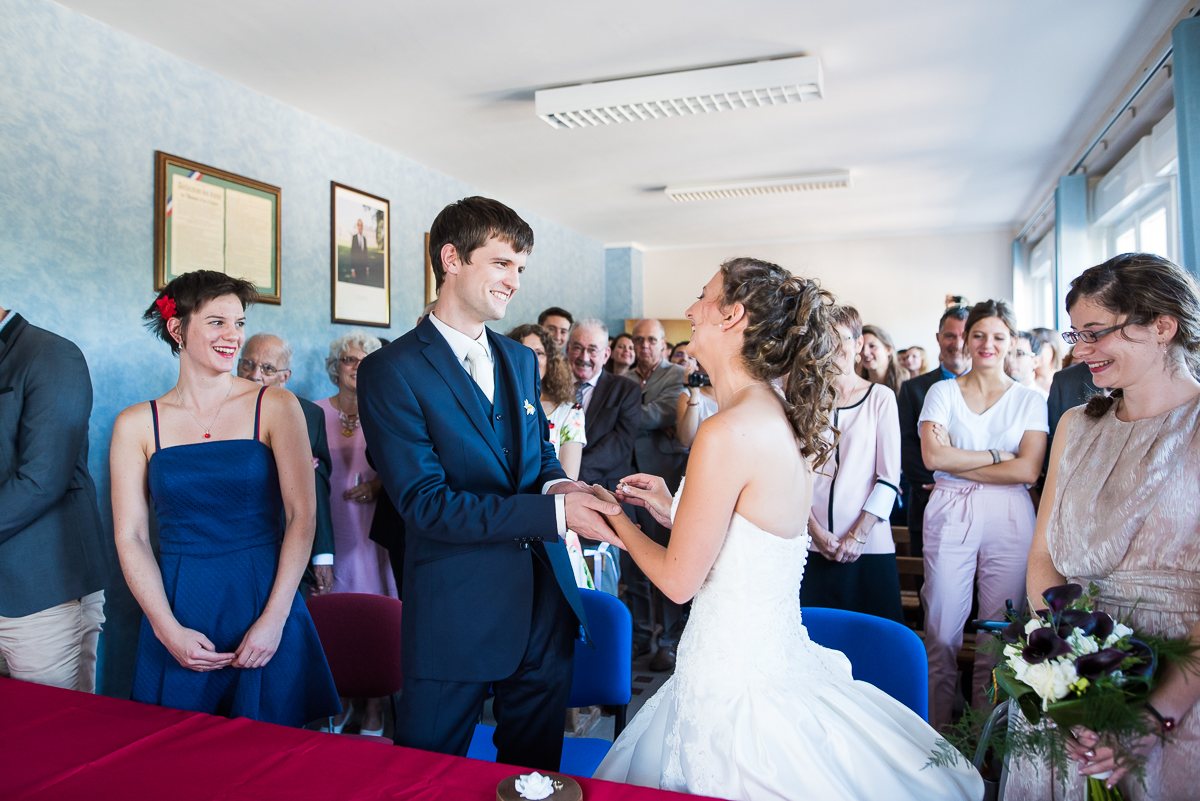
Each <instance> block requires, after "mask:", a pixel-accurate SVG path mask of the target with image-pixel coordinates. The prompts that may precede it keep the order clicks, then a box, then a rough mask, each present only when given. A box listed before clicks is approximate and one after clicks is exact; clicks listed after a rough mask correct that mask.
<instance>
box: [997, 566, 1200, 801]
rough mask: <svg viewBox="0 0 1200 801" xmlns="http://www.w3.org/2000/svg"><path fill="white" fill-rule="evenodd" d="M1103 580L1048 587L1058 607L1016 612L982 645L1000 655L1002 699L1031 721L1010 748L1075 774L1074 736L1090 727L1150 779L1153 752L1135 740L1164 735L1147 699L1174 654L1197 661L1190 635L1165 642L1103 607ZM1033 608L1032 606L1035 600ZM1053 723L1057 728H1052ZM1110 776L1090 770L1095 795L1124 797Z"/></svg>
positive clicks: (1012, 736)
mask: <svg viewBox="0 0 1200 801" xmlns="http://www.w3.org/2000/svg"><path fill="white" fill-rule="evenodd" d="M1095 594H1096V586H1095V585H1092V586H1091V587H1090V588H1089V590H1088V592H1087V593H1086V594H1085V593H1084V591H1083V588H1082V587H1081V586H1080V585H1078V584H1065V585H1062V586H1059V587H1051V588H1050V589H1048V590H1046V591H1045V592H1044V593H1042V598H1044V599H1045V601H1046V603H1047V605H1048V607H1049V608H1048V609H1047V610H1045V611H1043V612H1042V613H1040V614H1039V615H1035V616H1019V615H1014V614H1010V615H1009V619H1010V620H1011V621H1012V622H1010V623H1009V624H1008V626H1007V627H1006V628H1004V629H1003V630H1002V631H1001V632H1000V637H999V639H993V640H991V641H990V642H987V643H981V644H980V649H981V650H982V651H984V653H990V654H991V655H992V656H995V657H998V658H999V665H998V666H997V667H996V669H995V671H994V672H993V674H992V675H993V687H992V692H993V694H994V700H995V701H997V702H999V701H1000V700H1002V699H1003V698H1004V697H1008V698H1011V699H1012V700H1013V701H1014V702H1015V703H1016V704H1017V705H1018V706H1019V707H1020V708H1021V711H1022V712H1023V713H1024V715H1025V718H1026V720H1028V721H1029V724H1030V725H1029V726H1028V727H1010V729H1009V731H1008V733H1007V736H1006V738H1005V742H1004V743H1002V744H1001V743H996V744H994V745H998V746H999V747H1000V750H1002V751H1003V752H1006V753H1007V754H1009V755H1013V756H1017V757H1022V758H1028V759H1031V760H1034V761H1039V760H1040V761H1043V762H1045V763H1046V764H1049V765H1050V766H1051V767H1052V768H1053V769H1054V771H1055V773H1057V775H1058V776H1060V777H1061V778H1062V781H1063V783H1064V789H1065V783H1066V780H1067V775H1068V771H1067V766H1068V755H1067V751H1066V748H1065V741H1066V738H1067V737H1068V736H1069V735H1070V732H1071V729H1072V728H1074V727H1076V726H1083V727H1085V728H1087V729H1090V730H1092V731H1093V732H1095V733H1096V734H1097V735H1099V736H1100V737H1101V739H1103V740H1105V741H1107V742H1108V743H1109V744H1111V745H1112V747H1113V749H1114V751H1115V753H1116V754H1117V757H1118V761H1119V762H1121V763H1122V764H1123V765H1128V766H1129V768H1130V773H1131V774H1132V775H1134V776H1136V777H1138V778H1139V780H1140V779H1142V778H1143V777H1144V774H1145V757H1144V756H1142V755H1141V754H1139V753H1138V752H1137V751H1136V750H1135V748H1134V746H1135V744H1136V743H1137V742H1138V741H1139V740H1141V739H1143V738H1145V737H1146V736H1147V735H1150V734H1158V735H1160V736H1161V732H1160V730H1159V728H1158V726H1157V725H1155V722H1154V721H1153V719H1152V718H1150V719H1148V718H1147V714H1146V710H1147V707H1146V701H1147V698H1149V696H1150V692H1151V691H1152V690H1153V689H1154V687H1155V686H1156V683H1157V680H1158V679H1159V678H1160V676H1161V670H1160V668H1161V667H1162V666H1164V665H1165V664H1166V662H1168V661H1173V662H1178V663H1185V662H1191V661H1193V660H1194V653H1195V650H1196V649H1195V647H1194V646H1192V645H1191V644H1190V643H1189V641H1188V640H1187V639H1186V638H1183V639H1174V640H1171V639H1165V638H1162V637H1158V636H1154V635H1151V634H1148V633H1146V632H1139V631H1135V630H1134V629H1133V628H1131V627H1130V626H1129V625H1128V622H1129V621H1128V618H1126V619H1123V620H1114V619H1113V618H1112V617H1111V616H1110V615H1108V614H1107V613H1105V612H1100V611H1095V609H1094V607H1095V604H1094V596H1095ZM1030 607H1032V604H1030ZM1044 720H1049V721H1053V723H1054V724H1056V725H1043V723H1044ZM1109 775H1110V774H1105V775H1104V776H1093V777H1089V780H1088V795H1087V797H1088V798H1089V799H1120V798H1122V796H1121V795H1120V792H1119V791H1118V790H1116V789H1115V788H1114V789H1112V790H1109V789H1107V788H1106V787H1105V785H1104V779H1107V778H1108V776H1109Z"/></svg>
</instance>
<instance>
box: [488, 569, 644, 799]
mask: <svg viewBox="0 0 1200 801" xmlns="http://www.w3.org/2000/svg"><path fill="white" fill-rule="evenodd" d="M579 595H580V596H581V598H582V599H583V612H584V614H585V615H587V620H588V630H589V631H590V633H591V635H592V641H593V643H594V645H595V646H596V647H595V648H591V647H589V646H587V645H585V644H584V643H581V642H576V643H575V673H574V676H573V678H572V679H571V697H570V700H568V701H567V706H569V707H576V706H599V705H602V704H603V705H606V706H617V707H619V710H618V712H617V719H616V723H615V732H616V734H620V733H621V730H622V729H623V728H625V707H626V705H627V704H628V703H629V699H630V698H631V697H632V696H633V659H632V653H631V651H630V649H631V647H632V644H633V618H632V617H630V615H629V610H628V609H626V608H625V604H623V603H621V602H620V601H618V600H617V599H616V598H615V597H613V596H611V595H608V594H606V593H603V592H597V591H596V590H583V589H581V590H580V591H579ZM495 731H496V730H495V729H494V728H493V727H491V726H485V725H483V724H479V725H478V726H476V727H475V734H474V736H472V738H471V746H470V748H469V749H468V750H467V756H468V757H470V758H472V759H482V760H484V761H486V762H495V761H496V746H495V745H493V744H492V735H493V734H494V733H495ZM611 747H612V743H610V742H609V741H608V740H603V739H600V738H596V737H564V738H563V755H562V767H561V768H560V770H561V772H562V773H567V774H570V775H572V776H589V777H590V776H591V775H592V774H593V773H595V772H596V768H597V767H599V766H600V761H601V760H603V759H604V755H605V754H607V753H608V749H609V748H611Z"/></svg>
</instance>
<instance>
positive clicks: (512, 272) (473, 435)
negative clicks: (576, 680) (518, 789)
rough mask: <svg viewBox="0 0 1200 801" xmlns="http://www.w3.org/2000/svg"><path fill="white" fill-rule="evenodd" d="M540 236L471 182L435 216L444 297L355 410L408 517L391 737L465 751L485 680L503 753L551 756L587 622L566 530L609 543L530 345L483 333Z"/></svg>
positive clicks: (540, 759) (381, 355) (365, 370)
mask: <svg viewBox="0 0 1200 801" xmlns="http://www.w3.org/2000/svg"><path fill="white" fill-rule="evenodd" d="M532 249H533V230H532V229H531V228H530V227H529V225H528V224H527V223H526V222H525V221H524V220H522V219H521V218H520V217H519V216H517V214H516V213H515V212H514V211H513V210H512V209H510V208H508V207H507V206H504V205H503V204H501V203H498V202H496V201H494V200H489V199H487V198H480V197H472V198H466V199H464V200H460V201H458V202H457V203H453V204H451V205H449V206H447V207H446V208H445V209H443V210H442V212H441V213H440V214H438V216H437V219H435V220H434V222H433V225H432V227H431V228H430V232H429V256H430V260H431V262H432V263H433V265H434V275H435V278H436V280H437V284H438V290H439V291H438V300H437V305H436V306H435V307H434V310H433V312H432V313H431V314H430V315H429V316H428V317H427V318H426V319H425V320H424V321H423V322H421V324H420V325H418V326H417V327H416V328H414V329H413V330H412V331H410V332H409V333H407V334H405V335H404V336H403V337H401V338H400V339H398V340H397V341H396V342H393V343H392V344H391V345H388V346H387V347H385V348H382V349H380V350H378V351H376V352H374V353H372V354H371V355H369V356H368V357H367V358H366V359H365V360H363V363H362V365H361V367H360V368H359V373H358V381H359V396H358V397H359V413H360V415H361V418H362V429H363V434H364V435H365V436H366V439H367V447H368V448H369V449H370V452H371V456H372V458H374V460H375V464H376V465H377V466H378V468H379V476H380V478H381V479H382V480H383V485H384V488H385V489H386V490H387V493H388V495H389V496H391V498H392V500H393V502H394V503H395V505H396V509H397V510H398V511H399V512H400V516H401V518H403V521H404V529H405V550H404V611H403V634H402V638H401V649H402V662H403V670H404V690H403V694H402V696H401V699H400V709H399V714H398V720H397V723H396V736H395V740H396V744H397V745H404V746H408V747H412V748H422V749H425V750H429V751H439V752H442V753H447V754H457V755H459V756H463V755H465V754H466V753H467V748H468V746H469V745H470V742H471V735H472V732H473V731H474V727H475V723H476V722H477V721H478V720H479V715H480V713H481V712H482V709H483V702H484V700H485V699H486V697H487V693H488V690H489V688H491V689H492V690H493V691H494V692H495V696H496V698H495V703H494V705H493V710H494V712H495V715H496V722H497V728H496V734H495V736H494V742H495V745H496V748H497V752H498V755H497V760H498V761H500V762H507V763H510V764H514V765H522V766H526V767H530V768H537V769H541V770H557V769H558V766H559V760H560V758H561V755H562V736H563V720H564V719H565V715H566V708H567V698H568V697H569V695H570V690H571V677H572V667H573V662H574V649H575V644H574V640H575V638H576V637H577V636H579V635H580V634H581V633H584V632H585V630H586V625H587V621H586V618H585V616H584V612H583V606H582V602H581V600H580V597H579V590H578V589H577V588H576V586H575V577H574V573H573V571H572V569H571V563H570V559H569V558H568V556H567V550H566V546H565V545H564V544H563V540H562V538H563V536H564V535H565V534H566V532H567V528H568V527H569V528H571V529H572V530H574V531H575V532H577V533H579V534H581V535H584V536H587V537H590V538H593V539H608V540H610V541H615V535H613V534H612V532H611V530H610V529H609V528H608V526H607V525H606V524H605V522H604V520H603V518H602V517H600V515H599V513H600V512H601V511H607V512H611V513H613V514H615V513H616V511H617V509H618V507H617V506H616V505H614V504H608V503H604V502H602V501H600V500H599V499H597V498H596V497H595V496H593V495H592V494H591V493H590V492H588V491H587V488H586V485H583V484H580V483H578V482H573V481H570V480H569V479H567V477H566V475H565V474H564V473H563V470H562V467H561V466H560V465H559V463H558V459H556V458H555V456H554V448H553V447H552V446H551V445H550V443H549V441H548V439H549V427H548V424H547V422H546V417H545V414H544V413H543V411H542V408H541V403H539V402H538V399H539V398H540V397H541V386H540V384H541V382H540V380H539V379H538V367H537V362H536V359H535V357H534V355H533V352H532V351H531V350H529V349H528V348H526V347H524V346H523V345H521V344H520V343H518V342H514V341H513V340H510V339H508V338H507V337H502V336H498V335H497V334H495V333H494V332H492V331H489V330H488V329H487V328H486V327H485V326H484V323H486V322H488V321H492V320H499V319H501V318H503V317H504V313H505V310H506V308H507V305H508V302H509V300H510V299H511V298H512V295H513V293H514V292H516V290H517V288H518V287H519V286H520V283H521V281H520V273H521V271H522V269H523V268H524V265H525V260H526V258H527V257H528V254H529V252H530V251H531V250H532Z"/></svg>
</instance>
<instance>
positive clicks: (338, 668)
mask: <svg viewBox="0 0 1200 801" xmlns="http://www.w3.org/2000/svg"><path fill="white" fill-rule="evenodd" d="M307 603H308V613H309V614H310V615H311V616H312V620H313V625H315V626H316V627H317V636H318V637H319V638H320V639H321V647H322V648H323V649H324V650H325V659H326V660H328V662H329V671H330V673H332V674H333V683H334V685H335V686H336V687H337V691H338V694H339V695H342V696H348V697H350V698H385V697H387V696H389V695H392V694H394V693H398V692H400V687H401V684H402V680H401V677H402V673H401V670H400V609H401V604H400V602H399V601H397V600H396V599H395V598H389V597H388V596H386V595H372V594H370V593H361V592H335V593H329V594H327V595H314V596H313V597H311V598H309V599H308V602H307Z"/></svg>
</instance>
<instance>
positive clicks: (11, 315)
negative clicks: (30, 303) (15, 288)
mask: <svg viewBox="0 0 1200 801" xmlns="http://www.w3.org/2000/svg"><path fill="white" fill-rule="evenodd" d="M16 316H17V313H16V312H15V311H12V310H11V309H10V310H9V312H8V314H6V315H4V319H3V320H0V331H3V330H4V326H6V325H8V324H9V323H11V322H12V321H13V318H14V317H16Z"/></svg>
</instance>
